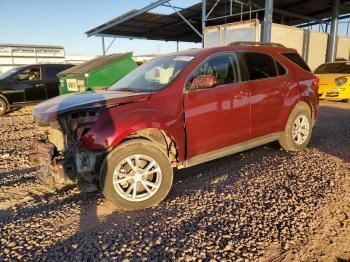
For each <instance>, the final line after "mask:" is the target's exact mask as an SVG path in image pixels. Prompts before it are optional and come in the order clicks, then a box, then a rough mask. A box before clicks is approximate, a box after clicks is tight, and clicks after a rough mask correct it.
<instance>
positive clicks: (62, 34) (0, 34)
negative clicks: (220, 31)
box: [0, 0, 346, 56]
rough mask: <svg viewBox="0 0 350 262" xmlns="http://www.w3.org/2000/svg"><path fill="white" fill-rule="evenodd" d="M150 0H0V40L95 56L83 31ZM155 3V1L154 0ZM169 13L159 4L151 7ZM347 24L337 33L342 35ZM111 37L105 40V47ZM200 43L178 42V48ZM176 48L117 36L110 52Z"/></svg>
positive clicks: (180, 0)
mask: <svg viewBox="0 0 350 262" xmlns="http://www.w3.org/2000/svg"><path fill="white" fill-rule="evenodd" d="M151 2H152V1H151V0H147V1H141V0H127V1H125V0H124V1H123V0H59V1H54V0H0V12H1V25H0V43H5V44H43V45H61V46H64V48H65V51H66V54H67V55H86V56H96V55H100V54H101V53H102V47H101V46H102V44H101V38H99V37H87V36H86V35H85V32H86V31H88V30H89V29H92V28H94V27H96V26H98V25H100V24H103V23H105V22H107V21H108V20H111V19H113V18H115V17H117V16H119V15H122V14H124V13H126V12H128V11H130V10H133V9H140V8H142V7H144V6H146V5H148V4H149V3H151ZM153 2H154V0H153ZM198 2H199V0H173V1H172V4H173V5H175V6H180V7H187V6H190V5H192V4H195V3H198ZM153 11H154V12H159V13H171V12H173V11H172V9H169V8H167V7H161V8H157V9H155V10H153ZM345 32H346V24H343V25H341V28H340V34H345ZM110 41H111V39H106V46H108V45H109V43H110ZM193 47H200V44H192V43H180V49H188V48H193ZM175 50H176V43H175V42H164V41H147V40H129V39H116V41H115V42H114V44H113V45H112V46H111V48H110V50H109V53H117V52H129V51H133V52H134V54H136V55H140V54H150V53H158V52H159V53H167V52H173V51H175Z"/></svg>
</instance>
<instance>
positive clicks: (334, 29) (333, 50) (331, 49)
mask: <svg viewBox="0 0 350 262" xmlns="http://www.w3.org/2000/svg"><path fill="white" fill-rule="evenodd" d="M339 7H340V0H334V1H333V11H332V13H333V14H332V23H331V32H330V34H329V38H328V43H327V62H333V61H335V58H336V55H337V37H338V26H339Z"/></svg>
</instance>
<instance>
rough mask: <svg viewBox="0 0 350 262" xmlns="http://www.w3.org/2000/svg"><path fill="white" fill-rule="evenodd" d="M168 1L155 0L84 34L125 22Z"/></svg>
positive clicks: (98, 31)
mask: <svg viewBox="0 0 350 262" xmlns="http://www.w3.org/2000/svg"><path fill="white" fill-rule="evenodd" d="M169 1H170V0H158V1H156V2H154V3H152V4H150V5H148V6H146V7H144V8H142V9H140V10H137V11H135V12H133V13H131V14H130V15H127V16H125V17H123V18H121V19H118V20H116V21H114V22H112V23H110V24H107V25H104V26H101V27H100V28H95V29H93V30H92V31H90V32H87V33H86V34H87V36H88V37H89V36H93V35H96V34H98V33H101V32H102V31H104V30H106V29H108V28H111V27H112V26H116V25H118V24H121V23H123V22H125V21H127V20H130V19H131V18H134V17H135V16H138V15H140V14H142V13H145V12H147V11H150V10H152V9H154V8H156V7H158V6H161V5H163V4H165V3H168V2H169Z"/></svg>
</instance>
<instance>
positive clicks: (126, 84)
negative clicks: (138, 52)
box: [111, 55, 194, 92]
mask: <svg viewBox="0 0 350 262" xmlns="http://www.w3.org/2000/svg"><path fill="white" fill-rule="evenodd" d="M193 58H194V57H193V56H181V55H171V56H162V57H159V58H155V59H153V60H151V61H150V62H148V63H146V64H144V65H142V66H140V67H138V68H136V69H135V70H134V71H132V72H131V73H129V74H128V75H126V76H125V77H123V78H122V79H121V80H119V81H118V82H117V83H115V84H114V85H113V86H112V87H111V90H114V91H131V92H153V91H158V90H161V89H163V88H165V87H166V86H168V85H169V84H170V83H171V82H172V81H173V80H174V79H175V78H176V77H177V76H178V75H179V74H180V73H181V72H182V70H183V69H184V68H185V67H186V66H187V65H188V64H189V63H190V61H192V59H193Z"/></svg>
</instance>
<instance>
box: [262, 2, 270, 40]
mask: <svg viewBox="0 0 350 262" xmlns="http://www.w3.org/2000/svg"><path fill="white" fill-rule="evenodd" d="M272 14H273V0H265V17H264V26H263V31H262V42H264V43H270V42H271V28H272Z"/></svg>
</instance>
